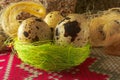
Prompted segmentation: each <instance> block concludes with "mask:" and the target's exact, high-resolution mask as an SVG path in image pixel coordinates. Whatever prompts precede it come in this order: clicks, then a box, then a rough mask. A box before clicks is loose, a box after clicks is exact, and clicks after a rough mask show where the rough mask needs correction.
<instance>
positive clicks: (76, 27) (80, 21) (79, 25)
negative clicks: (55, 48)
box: [54, 14, 89, 47]
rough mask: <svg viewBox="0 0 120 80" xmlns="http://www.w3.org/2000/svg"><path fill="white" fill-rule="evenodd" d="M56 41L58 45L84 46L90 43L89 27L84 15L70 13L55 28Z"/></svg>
mask: <svg viewBox="0 0 120 80" xmlns="http://www.w3.org/2000/svg"><path fill="white" fill-rule="evenodd" d="M54 38H55V43H56V44H58V45H68V44H72V45H73V46H76V47H82V46H84V45H86V44H87V43H88V38H89V27H88V21H87V19H86V18H85V16H84V15H82V14H81V15H80V14H70V15H68V16H67V17H65V18H64V19H63V20H62V21H61V22H59V24H58V25H57V26H56V28H55V33H54Z"/></svg>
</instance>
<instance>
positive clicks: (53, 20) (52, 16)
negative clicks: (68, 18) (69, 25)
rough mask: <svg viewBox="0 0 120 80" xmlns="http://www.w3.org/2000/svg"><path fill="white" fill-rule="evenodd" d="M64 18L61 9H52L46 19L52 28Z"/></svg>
mask: <svg viewBox="0 0 120 80" xmlns="http://www.w3.org/2000/svg"><path fill="white" fill-rule="evenodd" d="M62 19H63V16H62V15H61V14H60V12H59V11H52V12H50V13H48V14H47V16H46V17H45V19H44V21H45V22H46V23H47V24H48V26H49V27H50V28H55V27H56V25H57V24H58V22H59V21H60V20H62Z"/></svg>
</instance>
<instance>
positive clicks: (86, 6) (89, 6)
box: [76, 0, 120, 13]
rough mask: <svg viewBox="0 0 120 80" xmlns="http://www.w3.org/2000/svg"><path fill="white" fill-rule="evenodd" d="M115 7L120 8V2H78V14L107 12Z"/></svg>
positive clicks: (93, 0)
mask: <svg viewBox="0 0 120 80" xmlns="http://www.w3.org/2000/svg"><path fill="white" fill-rule="evenodd" d="M113 7H120V0H78V2H77V7H76V12H77V13H84V12H88V11H90V12H92V13H96V12H97V11H102V10H107V9H109V8H113Z"/></svg>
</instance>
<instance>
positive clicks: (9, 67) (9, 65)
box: [3, 54, 14, 80]
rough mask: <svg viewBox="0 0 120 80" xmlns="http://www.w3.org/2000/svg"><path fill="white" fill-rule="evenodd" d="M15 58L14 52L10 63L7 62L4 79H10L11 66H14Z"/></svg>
mask: <svg viewBox="0 0 120 80" xmlns="http://www.w3.org/2000/svg"><path fill="white" fill-rule="evenodd" d="M13 58H14V54H10V58H9V61H8V64H7V68H6V71H5V75H4V78H3V80H8V76H9V73H10V69H11V66H12V62H13Z"/></svg>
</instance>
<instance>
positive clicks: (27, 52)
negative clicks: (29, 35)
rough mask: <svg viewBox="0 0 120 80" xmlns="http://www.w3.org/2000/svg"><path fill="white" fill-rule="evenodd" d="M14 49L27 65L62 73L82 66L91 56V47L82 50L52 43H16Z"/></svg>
mask: <svg viewBox="0 0 120 80" xmlns="http://www.w3.org/2000/svg"><path fill="white" fill-rule="evenodd" d="M14 49H15V50H16V51H17V53H18V57H19V58H20V59H21V60H22V61H23V62H25V63H29V64H31V65H32V66H34V67H36V68H40V69H43V70H46V71H61V70H65V69H69V68H71V67H73V66H77V65H79V64H81V63H82V62H83V61H85V59H86V58H87V57H88V56H89V53H90V45H88V44H87V45H86V46H84V47H82V48H75V47H73V46H71V45H69V46H58V45H55V44H52V43H51V42H48V43H45V44H41V42H37V43H28V44H24V43H22V42H20V41H15V43H14Z"/></svg>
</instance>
